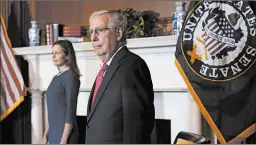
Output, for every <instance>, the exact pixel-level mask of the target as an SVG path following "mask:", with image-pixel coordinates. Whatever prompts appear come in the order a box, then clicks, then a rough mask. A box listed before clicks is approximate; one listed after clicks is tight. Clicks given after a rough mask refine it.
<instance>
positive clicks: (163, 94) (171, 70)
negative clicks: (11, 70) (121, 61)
mask: <svg viewBox="0 0 256 145" xmlns="http://www.w3.org/2000/svg"><path fill="white" fill-rule="evenodd" d="M176 45H177V37H176V36H161V37H148V38H137V39H128V41H127V47H128V48H129V49H130V51H132V52H134V53H136V54H138V55H139V56H141V57H142V58H143V59H144V60H145V61H146V63H147V65H148V67H149V69H150V72H151V77H152V81H153V86H154V90H155V100H154V104H155V111H156V116H155V117H156V118H158V119H170V120H171V142H172V143H173V141H174V139H175V137H176V135H177V133H178V132H179V131H188V132H194V133H198V134H200V133H201V115H200V111H199V109H198V107H197V105H196V104H195V102H194V101H193V99H192V98H191V96H190V94H189V93H188V92H187V87H186V85H185V83H184V81H183V79H182V78H181V76H180V74H179V72H178V69H177V68H176V67H175V64H174V60H175V56H174V53H175V50H176ZM73 46H74V48H75V51H76V56H77V63H78V67H79V69H80V71H81V73H82V77H81V78H80V81H81V86H80V93H79V97H78V104H77V115H79V116H86V112H87V111H86V106H87V101H88V98H89V93H90V89H91V87H92V84H93V82H94V79H95V77H96V74H97V72H98V70H99V69H100V61H99V59H98V57H97V56H96V55H95V54H94V52H93V50H92V47H91V43H90V42H84V43H73ZM51 49H52V48H51V46H50V45H48V46H38V47H22V48H14V52H15V54H16V55H23V56H24V58H25V59H26V60H27V61H28V63H29V77H30V86H29V87H30V88H31V89H36V90H41V91H45V90H46V89H47V87H48V85H49V83H50V82H51V79H52V78H53V76H54V75H56V74H57V73H58V70H57V68H56V67H55V66H53V64H52V60H51V53H52V50H51ZM34 101H38V99H34ZM32 102H33V98H32ZM34 104H39V107H41V108H42V109H41V110H45V112H46V114H45V115H43V116H42V117H38V115H36V112H35V111H34V112H33V113H34V114H32V118H33V119H32V120H33V121H34V122H36V120H37V121H39V122H40V123H33V122H32V129H34V130H33V131H32V132H33V134H32V138H33V136H35V137H36V138H37V139H38V137H39V138H40V136H42V131H41V128H42V126H43V123H44V124H46V126H47V111H46V107H47V106H44V105H42V103H34ZM32 107H35V106H32ZM36 107H38V106H36ZM32 109H33V108H32ZM37 110H39V111H40V109H37ZM39 113H40V112H39ZM42 119H44V121H45V122H42V121H40V120H42ZM38 124H41V126H38ZM35 130H36V131H37V132H35ZM32 143H33V144H35V143H40V139H38V140H33V142H32Z"/></svg>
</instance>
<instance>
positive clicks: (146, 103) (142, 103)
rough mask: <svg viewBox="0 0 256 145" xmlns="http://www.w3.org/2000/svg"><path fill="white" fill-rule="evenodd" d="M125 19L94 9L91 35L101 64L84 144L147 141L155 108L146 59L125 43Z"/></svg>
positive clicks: (93, 92)
mask: <svg viewBox="0 0 256 145" xmlns="http://www.w3.org/2000/svg"><path fill="white" fill-rule="evenodd" d="M126 25H127V20H126V17H124V16H123V15H120V14H118V13H117V12H115V11H104V10H103V11H99V12H94V13H93V14H92V15H91V17H90V30H89V33H90V37H91V41H92V46H93V49H94V51H95V53H96V55H97V56H98V57H99V58H100V60H101V61H102V67H101V69H100V71H99V73H98V75H97V78H96V80H95V82H94V85H93V87H92V90H91V94H90V98H89V101H88V109H87V127H86V140H85V142H86V143H89V144H94V143H109V144H112V143H137V144H139V143H150V135H151V132H152V130H153V127H154V119H155V109H154V104H153V102H154V92H153V84H152V80H151V75H150V72H149V69H148V66H147V64H146V63H145V61H144V60H143V59H142V58H140V57H139V56H138V55H136V54H134V53H132V52H130V51H129V50H128V49H127V47H126V46H125V45H126V35H125V34H126Z"/></svg>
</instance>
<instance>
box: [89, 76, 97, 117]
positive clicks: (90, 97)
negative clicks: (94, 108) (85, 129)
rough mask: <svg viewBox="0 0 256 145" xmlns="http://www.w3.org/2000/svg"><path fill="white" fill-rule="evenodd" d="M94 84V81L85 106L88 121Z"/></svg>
mask: <svg viewBox="0 0 256 145" xmlns="http://www.w3.org/2000/svg"><path fill="white" fill-rule="evenodd" d="M95 83H96V79H95V81H94V83H93V86H92V89H91V92H90V96H89V100H88V104H87V120H88V116H89V114H90V110H91V104H92V96H93V93H94V89H95Z"/></svg>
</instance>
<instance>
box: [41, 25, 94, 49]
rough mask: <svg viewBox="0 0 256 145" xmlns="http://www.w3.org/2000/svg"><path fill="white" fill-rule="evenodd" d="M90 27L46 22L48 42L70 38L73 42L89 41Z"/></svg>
mask: <svg viewBox="0 0 256 145" xmlns="http://www.w3.org/2000/svg"><path fill="white" fill-rule="evenodd" d="M88 30H89V29H88V27H86V26H69V25H61V24H46V44H47V45H52V44H53V43H54V42H56V41H57V40H69V41H70V42H72V43H81V42H89V41H90V39H89V37H88V36H89V35H88Z"/></svg>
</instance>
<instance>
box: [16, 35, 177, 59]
mask: <svg viewBox="0 0 256 145" xmlns="http://www.w3.org/2000/svg"><path fill="white" fill-rule="evenodd" d="M176 44H177V36H158V37H146V38H134V39H128V40H127V47H128V48H129V49H136V48H153V47H170V46H176ZM73 46H74V49H75V51H76V52H79V51H92V45H91V42H83V43H73ZM13 50H14V53H15V54H16V55H32V54H50V53H52V50H51V45H45V46H36V47H17V48H13Z"/></svg>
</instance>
